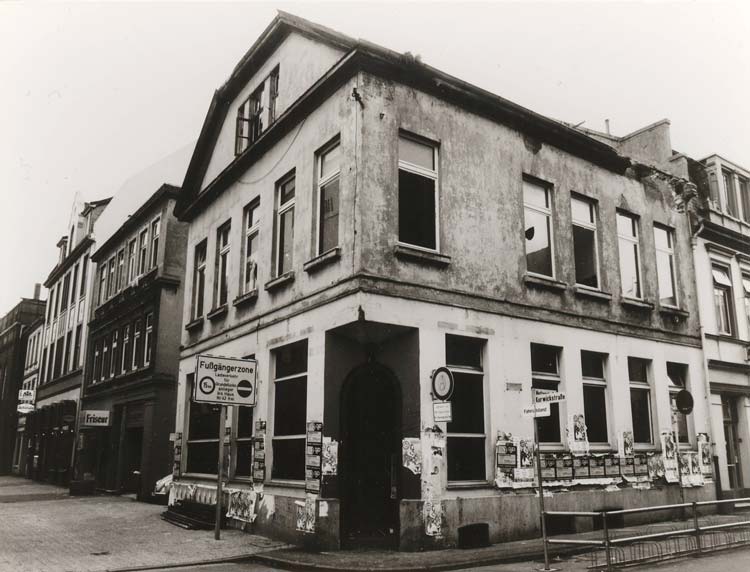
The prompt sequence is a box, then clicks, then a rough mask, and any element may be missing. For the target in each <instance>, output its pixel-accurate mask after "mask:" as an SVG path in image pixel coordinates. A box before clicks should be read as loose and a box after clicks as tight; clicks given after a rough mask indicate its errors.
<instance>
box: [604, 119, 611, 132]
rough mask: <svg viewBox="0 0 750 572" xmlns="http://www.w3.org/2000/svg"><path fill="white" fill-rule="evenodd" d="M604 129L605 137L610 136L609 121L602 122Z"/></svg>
mask: <svg viewBox="0 0 750 572" xmlns="http://www.w3.org/2000/svg"><path fill="white" fill-rule="evenodd" d="M604 127H605V128H606V129H607V135H611V133H610V132H609V119H605V120H604Z"/></svg>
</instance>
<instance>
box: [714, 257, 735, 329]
mask: <svg viewBox="0 0 750 572" xmlns="http://www.w3.org/2000/svg"><path fill="white" fill-rule="evenodd" d="M711 274H712V275H713V279H714V310H715V311H716V331H717V333H719V334H726V335H728V336H731V335H733V333H734V307H733V305H732V279H731V278H730V277H729V269H728V268H725V267H723V266H713V267H712V268H711Z"/></svg>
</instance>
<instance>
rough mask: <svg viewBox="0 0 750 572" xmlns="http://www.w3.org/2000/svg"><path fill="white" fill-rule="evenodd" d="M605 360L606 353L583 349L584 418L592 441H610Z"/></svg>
mask: <svg viewBox="0 0 750 572" xmlns="http://www.w3.org/2000/svg"><path fill="white" fill-rule="evenodd" d="M605 361H606V355H605V354H600V353H597V352H589V351H581V375H582V377H583V418H584V419H585V420H586V434H587V436H588V440H589V441H590V442H591V443H609V430H608V429H607V379H606V377H605V375H604V371H605V367H604V366H605Z"/></svg>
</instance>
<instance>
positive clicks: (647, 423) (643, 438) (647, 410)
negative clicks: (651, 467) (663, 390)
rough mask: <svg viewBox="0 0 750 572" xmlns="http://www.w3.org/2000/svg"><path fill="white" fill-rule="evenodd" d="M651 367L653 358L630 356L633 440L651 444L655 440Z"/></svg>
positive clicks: (629, 372)
mask: <svg viewBox="0 0 750 572" xmlns="http://www.w3.org/2000/svg"><path fill="white" fill-rule="evenodd" d="M650 369H651V360H648V359H643V358H637V357H628V378H629V380H630V414H631V418H632V421H633V442H634V443H635V444H639V445H651V444H653V442H654V437H653V435H654V430H653V416H652V413H651V385H650V384H649V370H650Z"/></svg>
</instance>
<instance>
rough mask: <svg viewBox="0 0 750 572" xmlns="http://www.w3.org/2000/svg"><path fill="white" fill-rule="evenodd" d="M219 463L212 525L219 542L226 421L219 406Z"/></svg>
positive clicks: (224, 413) (223, 412) (225, 413)
mask: <svg viewBox="0 0 750 572" xmlns="http://www.w3.org/2000/svg"><path fill="white" fill-rule="evenodd" d="M219 407H220V408H221V409H220V413H219V463H218V466H217V467H216V523H215V524H214V539H216V540H221V489H222V484H223V483H222V477H223V475H222V473H223V472H224V425H226V420H227V406H226V405H219Z"/></svg>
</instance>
